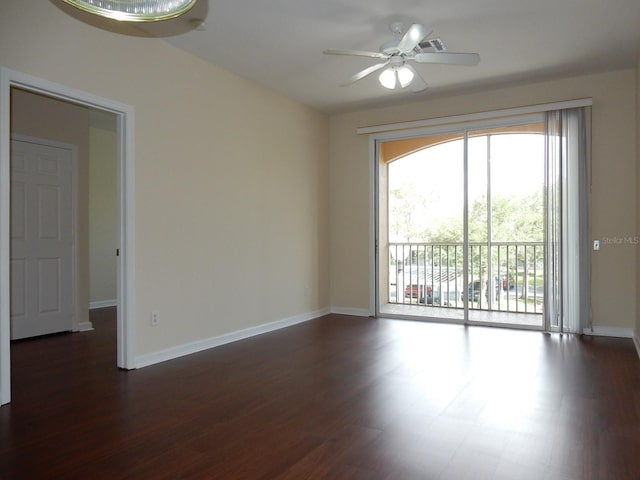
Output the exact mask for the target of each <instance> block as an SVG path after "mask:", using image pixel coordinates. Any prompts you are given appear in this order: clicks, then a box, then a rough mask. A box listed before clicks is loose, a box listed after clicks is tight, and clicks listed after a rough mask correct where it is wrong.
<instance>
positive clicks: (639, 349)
mask: <svg viewBox="0 0 640 480" xmlns="http://www.w3.org/2000/svg"><path fill="white" fill-rule="evenodd" d="M633 343H634V345H635V346H636V352H638V357H640V340H638V335H634V336H633Z"/></svg>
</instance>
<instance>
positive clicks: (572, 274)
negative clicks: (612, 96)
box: [544, 108, 591, 333]
mask: <svg viewBox="0 0 640 480" xmlns="http://www.w3.org/2000/svg"><path fill="white" fill-rule="evenodd" d="M588 113H589V111H588V110H587V108H576V109H569V110H557V111H552V112H547V113H546V159H545V160H546V172H545V177H546V209H547V217H546V218H547V219H546V244H547V245H546V247H547V248H546V252H547V253H546V269H545V271H546V277H547V278H546V281H545V290H546V292H545V302H546V303H545V310H544V321H545V329H546V330H549V331H556V332H572V333H582V331H583V330H584V328H586V327H589V326H590V316H591V315H590V297H589V296H590V283H591V282H590V263H589V225H588V221H589V216H588V207H589V198H588V195H589V162H588V155H587V134H586V132H587V119H588Z"/></svg>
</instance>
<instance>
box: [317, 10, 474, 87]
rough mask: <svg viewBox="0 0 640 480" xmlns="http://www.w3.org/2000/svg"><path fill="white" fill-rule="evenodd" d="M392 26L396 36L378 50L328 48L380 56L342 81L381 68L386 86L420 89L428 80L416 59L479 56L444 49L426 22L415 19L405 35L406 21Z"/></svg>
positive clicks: (468, 60)
mask: <svg viewBox="0 0 640 480" xmlns="http://www.w3.org/2000/svg"><path fill="white" fill-rule="evenodd" d="M389 29H390V30H391V31H392V32H393V36H394V40H390V41H388V42H386V43H383V44H382V45H381V46H380V51H379V52H368V51H362V50H325V51H324V52H323V53H325V54H327V55H355V56H358V57H371V58H379V59H381V60H382V62H381V63H376V64H375V65H371V66H370V67H367V68H365V69H364V70H361V71H360V72H358V73H356V74H355V75H353V76H352V77H351V78H349V80H347V81H346V82H345V83H344V84H343V85H345V86H346V85H351V84H352V83H355V82H357V81H358V80H361V79H363V78H365V77H366V76H368V75H371V74H372V73H374V72H377V71H378V70H382V73H381V74H380V75H379V77H378V79H379V80H380V84H381V85H382V86H383V87H386V88H389V89H394V88H398V87H400V88H405V87H408V86H411V90H412V91H414V92H420V91H422V90H424V89H425V88H427V83H426V82H425V81H424V79H423V78H422V77H421V76H420V74H419V73H418V72H417V71H416V69H415V68H414V67H413V65H411V63H410V62H416V63H446V64H450V65H477V64H478V62H479V61H480V56H479V55H478V54H477V53H453V52H445V51H444V50H445V49H446V48H445V46H444V43H443V42H442V40H440V39H439V38H435V39H431V40H427V37H428V36H429V35H431V31H429V30H427V28H426V27H425V26H424V25H420V24H419V23H414V24H413V25H411V26H410V27H409V29H408V30H407V31H406V32H405V34H404V35H402V32H403V30H404V25H403V24H402V22H392V23H391V24H390V25H389Z"/></svg>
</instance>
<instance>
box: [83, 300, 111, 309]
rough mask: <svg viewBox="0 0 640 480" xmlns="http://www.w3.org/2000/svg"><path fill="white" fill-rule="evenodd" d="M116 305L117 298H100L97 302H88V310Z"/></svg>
mask: <svg viewBox="0 0 640 480" xmlns="http://www.w3.org/2000/svg"><path fill="white" fill-rule="evenodd" d="M116 305H118V300H100V301H98V302H89V310H93V309H94V308H105V307H115V306H116Z"/></svg>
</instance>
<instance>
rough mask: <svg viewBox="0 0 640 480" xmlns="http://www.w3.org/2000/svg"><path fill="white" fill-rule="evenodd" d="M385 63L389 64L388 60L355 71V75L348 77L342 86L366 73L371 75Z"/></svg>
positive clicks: (355, 80)
mask: <svg viewBox="0 0 640 480" xmlns="http://www.w3.org/2000/svg"><path fill="white" fill-rule="evenodd" d="M387 65H389V62H388V61H386V62H383V63H376V64H375V65H371V66H370V67H367V68H365V69H364V70H361V71H359V72H358V73H356V74H355V75H353V76H352V77H351V78H349V80H347V81H346V82H345V83H343V84H342V86H343V87H346V86H347V85H351V84H352V83H354V82H357V81H358V80H361V79H363V78H364V77H366V76H367V75H371V74H372V73H373V72H377V71H378V70H380V69H381V68H384V67H386V66H387Z"/></svg>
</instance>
